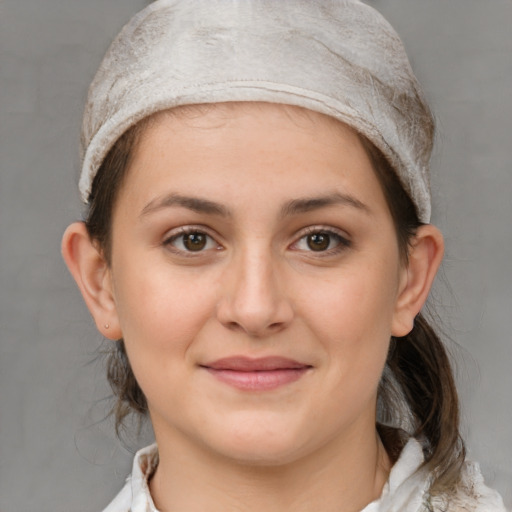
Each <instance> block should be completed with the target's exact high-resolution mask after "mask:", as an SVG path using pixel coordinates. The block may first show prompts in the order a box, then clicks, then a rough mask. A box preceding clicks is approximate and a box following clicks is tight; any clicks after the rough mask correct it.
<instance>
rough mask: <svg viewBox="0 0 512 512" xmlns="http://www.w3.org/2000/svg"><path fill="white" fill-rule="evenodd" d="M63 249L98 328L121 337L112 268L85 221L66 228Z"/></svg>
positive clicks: (112, 336) (113, 336)
mask: <svg viewBox="0 0 512 512" xmlns="http://www.w3.org/2000/svg"><path fill="white" fill-rule="evenodd" d="M61 248H62V256H63V258H64V261H65V262H66V265H67V266H68V269H69V271H70V272H71V275H72V276H73V277H74V279H75V281H76V284H77V285H78V288H79V289H80V291H81V292H82V297H83V298H84V300H85V303H86V304H87V307H88V308H89V311H90V313H91V315H92V316H93V318H94V321H95V322H96V327H97V328H98V330H99V331H100V333H101V334H102V335H103V336H105V337H106V338H109V339H116V340H117V339H119V338H121V337H122V333H121V329H120V326H119V320H118V316H117V311H116V303H115V299H114V293H113V289H112V276H111V272H110V268H109V266H108V264H107V262H106V261H105V258H104V257H103V254H102V251H101V250H100V248H99V246H98V244H97V243H95V242H94V241H93V240H91V238H90V237H89V233H88V232H87V229H86V228H85V224H84V223H83V222H75V223H73V224H71V225H70V226H69V227H68V228H67V229H66V231H65V233H64V236H63V238H62V247H61Z"/></svg>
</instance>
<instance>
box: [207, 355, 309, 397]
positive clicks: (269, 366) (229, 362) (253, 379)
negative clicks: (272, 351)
mask: <svg viewBox="0 0 512 512" xmlns="http://www.w3.org/2000/svg"><path fill="white" fill-rule="evenodd" d="M201 367H202V368H204V369H206V370H208V371H209V372H210V373H211V374H212V375H213V376H214V377H216V378H217V379H218V380H220V381H221V382H224V383H225V384H229V385H231V386H233V387H235V388H238V389H241V390H245V391H268V390H272V389H276V388H278V387H280V386H284V385H285V384H290V383H292V382H295V381H296V380H298V379H300V378H301V377H302V376H303V375H304V374H305V373H306V372H307V371H308V370H309V369H310V368H311V366H310V365H307V364H304V363H299V362H297V361H294V360H292V359H287V358H283V357H264V358H259V359H252V358H248V357H244V356H236V357H227V358H224V359H218V360H217V361H214V362H212V363H208V364H205V365H201Z"/></svg>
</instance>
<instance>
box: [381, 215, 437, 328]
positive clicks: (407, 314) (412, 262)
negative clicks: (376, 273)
mask: <svg viewBox="0 0 512 512" xmlns="http://www.w3.org/2000/svg"><path fill="white" fill-rule="evenodd" d="M443 254H444V240H443V235H442V234H441V232H440V231H439V229H438V228H436V227H435V226H432V225H431V224H427V225H424V226H420V227H419V228H418V231H417V233H416V235H415V237H414V239H413V240H412V243H411V246H410V249H409V261H408V263H407V266H406V267H404V268H403V270H402V278H401V282H400V288H399V293H398V298H397V301H396V306H395V313H394V316H393V323H392V327H391V333H392V335H393V336H396V337H401V336H405V335H406V334H409V333H410V332H411V330H412V328H413V326H414V319H415V317H416V315H417V314H418V313H419V312H420V310H421V308H422V307H423V305H424V304H425V302H426V300H427V297H428V294H429V292H430V288H431V287H432V283H433V282H434V278H435V276H436V273H437V271H438V269H439V266H440V265H441V260H442V259H443Z"/></svg>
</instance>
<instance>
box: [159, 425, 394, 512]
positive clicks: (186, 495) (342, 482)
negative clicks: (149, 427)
mask: <svg viewBox="0 0 512 512" xmlns="http://www.w3.org/2000/svg"><path fill="white" fill-rule="evenodd" d="M159 437H161V436H158V432H157V441H158V446H159V454H160V463H159V465H158V468H157V471H156V473H155V475H154V477H153V478H152V480H151V482H150V490H151V495H152V497H153V500H154V502H155V505H156V506H157V508H158V510H160V511H161V512H167V511H169V512H170V511H174V510H187V512H196V511H197V512H199V511H201V512H217V511H218V512H220V511H222V512H225V511H229V510H237V511H243V512H256V511H257V512H261V510H265V512H274V511H275V512H278V511H279V512H282V511H283V510H290V511H294V512H302V511H311V510H322V512H358V511H360V510H362V509H363V508H364V507H365V506H366V505H367V504H368V503H370V502H371V501H373V500H375V499H377V498H378V497H379V496H380V494H381V492H382V488H383V486H384V484H385V482H386V480H387V477H388V474H389V470H390V466H391V463H390V460H389V458H388V456H387V454H386V451H385V449H384V447H383V445H382V443H381V441H380V439H379V436H378V434H377V432H376V431H375V428H373V430H370V431H368V432H362V431H361V430H360V429H359V430H357V429H354V433H352V434H351V435H349V436H344V439H343V441H341V440H339V439H335V440H333V441H332V442H330V443H327V444H326V445H325V446H323V447H321V448H320V449H318V450H316V451H315V452H314V453H313V454H309V455H306V456H304V457H302V458H300V459H297V460H294V461H293V462H291V463H285V464H274V465H261V464H258V465H255V464H254V463H253V464H249V463H243V462H240V461H233V460H232V459H227V458H224V457H219V456H218V455H217V454H214V453H211V452H209V451H208V450H202V449H198V448H197V446H195V445H192V444H191V443H187V442H186V441H185V442H184V440H183V439H180V440H179V442H178V440H177V439H175V440H171V442H169V436H166V439H165V441H167V442H162V440H161V439H160V438H159Z"/></svg>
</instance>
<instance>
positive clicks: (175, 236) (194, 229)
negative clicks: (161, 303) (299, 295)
mask: <svg viewBox="0 0 512 512" xmlns="http://www.w3.org/2000/svg"><path fill="white" fill-rule="evenodd" d="M187 235H202V236H205V237H206V241H205V246H204V247H201V248H199V250H197V251H194V250H187V249H185V248H178V247H176V246H175V245H174V244H173V243H174V242H176V241H177V240H179V239H180V238H182V244H184V243H185V240H184V237H186V236H187ZM312 235H325V236H327V237H328V244H329V245H331V243H332V241H333V240H335V241H336V242H337V243H336V245H335V246H334V247H331V248H329V247H327V248H326V249H325V250H319V251H315V250H313V249H311V248H310V250H307V249H298V248H297V246H298V244H299V243H300V242H302V241H305V243H308V242H307V238H308V237H310V236H312ZM212 242H213V244H215V249H216V250H221V249H222V246H221V245H220V244H219V243H218V242H217V241H216V240H215V238H214V237H213V236H212V235H210V234H208V233H207V232H206V230H205V229H204V227H202V226H188V227H181V228H179V230H178V232H175V233H172V234H171V235H170V236H168V237H167V238H166V239H165V240H164V242H163V245H164V246H166V247H168V248H169V249H170V250H172V251H173V252H175V253H176V254H179V255H184V256H186V257H197V256H199V255H201V254H202V253H204V252H205V251H208V250H212V249H213V247H206V246H207V245H208V243H210V244H211V243H212ZM351 245H352V242H351V241H350V240H348V239H347V238H346V237H345V236H344V235H342V234H341V233H340V232H338V231H337V230H334V229H333V228H323V227H321V226H311V227H308V228H306V229H305V230H304V231H303V232H302V234H301V236H300V237H299V238H298V239H297V240H296V241H295V242H293V243H292V244H291V245H290V248H291V249H292V250H296V251H304V252H310V253H312V254H316V255H317V256H319V257H325V256H333V255H335V254H338V253H339V252H342V251H343V250H344V249H347V248H349V247H351Z"/></svg>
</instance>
